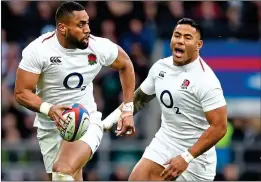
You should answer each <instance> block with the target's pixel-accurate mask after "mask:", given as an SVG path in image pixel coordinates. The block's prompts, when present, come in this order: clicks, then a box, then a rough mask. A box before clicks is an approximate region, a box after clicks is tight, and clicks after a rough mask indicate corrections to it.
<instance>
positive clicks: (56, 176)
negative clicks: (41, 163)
mask: <svg viewBox="0 0 261 182" xmlns="http://www.w3.org/2000/svg"><path fill="white" fill-rule="evenodd" d="M52 181H74V179H73V177H72V176H70V175H68V174H63V173H60V172H52Z"/></svg>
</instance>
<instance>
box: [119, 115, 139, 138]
mask: <svg viewBox="0 0 261 182" xmlns="http://www.w3.org/2000/svg"><path fill="white" fill-rule="evenodd" d="M115 133H116V134H117V136H121V135H134V134H135V127H134V120H133V113H132V112H122V114H121V119H120V120H119V121H118V125H117V130H116V131H115Z"/></svg>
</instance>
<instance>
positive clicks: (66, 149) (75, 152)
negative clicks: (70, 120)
mask: <svg viewBox="0 0 261 182" xmlns="http://www.w3.org/2000/svg"><path fill="white" fill-rule="evenodd" d="M102 135H103V129H102V127H101V126H100V125H97V124H95V123H90V125H89V128H88V130H87V132H86V133H85V134H84V135H83V136H82V137H81V138H80V139H79V140H77V141H74V142H66V141H62V144H61V147H60V150H59V152H58V155H57V159H56V167H57V165H58V167H60V166H59V165H61V163H66V164H67V165H69V166H70V168H71V169H72V172H73V173H74V174H76V173H77V172H78V171H79V170H80V169H82V168H83V167H84V165H85V164H86V163H87V162H88V160H89V159H91V158H92V155H93V154H94V153H95V151H96V150H97V149H98V146H99V145H100V142H101V139H102ZM58 171H59V170H58Z"/></svg>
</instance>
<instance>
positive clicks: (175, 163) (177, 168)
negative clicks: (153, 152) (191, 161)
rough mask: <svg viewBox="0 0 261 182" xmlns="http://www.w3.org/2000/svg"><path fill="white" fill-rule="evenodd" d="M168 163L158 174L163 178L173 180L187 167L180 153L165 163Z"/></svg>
mask: <svg viewBox="0 0 261 182" xmlns="http://www.w3.org/2000/svg"><path fill="white" fill-rule="evenodd" d="M167 164H168V165H169V166H168V167H167V168H166V169H164V170H163V172H162V173H161V174H160V176H161V177H163V178H164V180H167V181H173V180H175V179H176V178H178V177H179V175H181V174H182V173H183V172H184V171H185V170H186V169H187V167H188V163H187V162H186V161H185V160H184V158H183V157H182V156H181V155H178V156H176V157H173V158H172V159H171V160H169V161H167V162H166V163H165V165H167Z"/></svg>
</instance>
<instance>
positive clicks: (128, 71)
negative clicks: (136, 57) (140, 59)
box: [119, 61, 135, 103]
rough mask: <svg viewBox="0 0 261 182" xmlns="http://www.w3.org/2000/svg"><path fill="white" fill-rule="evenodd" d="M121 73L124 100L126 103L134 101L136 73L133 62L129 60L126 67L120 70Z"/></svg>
mask: <svg viewBox="0 0 261 182" xmlns="http://www.w3.org/2000/svg"><path fill="white" fill-rule="evenodd" d="M119 73H120V80H121V85H122V90H123V101H124V103H128V102H133V95H134V89H135V74H134V69H133V65H132V63H131V62H130V61H128V62H127V63H126V66H125V67H124V69H122V70H120V71H119Z"/></svg>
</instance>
